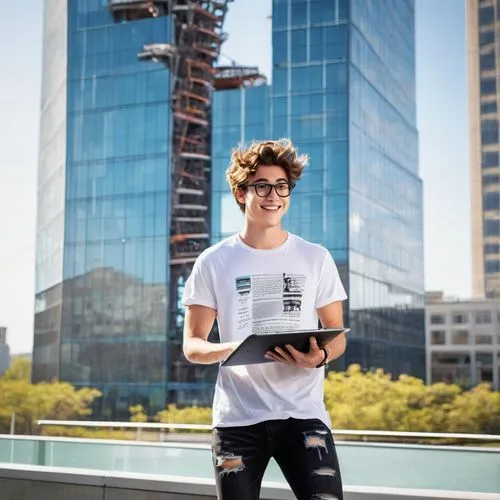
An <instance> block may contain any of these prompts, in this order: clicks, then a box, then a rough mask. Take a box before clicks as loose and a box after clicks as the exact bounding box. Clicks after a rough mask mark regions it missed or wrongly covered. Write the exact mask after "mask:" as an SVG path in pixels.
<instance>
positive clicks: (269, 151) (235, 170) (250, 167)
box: [226, 139, 309, 212]
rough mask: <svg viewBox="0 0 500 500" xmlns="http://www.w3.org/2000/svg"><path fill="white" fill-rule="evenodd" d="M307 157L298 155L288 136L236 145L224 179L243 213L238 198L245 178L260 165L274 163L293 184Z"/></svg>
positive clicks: (242, 205) (243, 205)
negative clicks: (240, 145) (246, 144)
mask: <svg viewBox="0 0 500 500" xmlns="http://www.w3.org/2000/svg"><path fill="white" fill-rule="evenodd" d="M308 161H309V157H308V156H307V155H305V154H303V155H299V154H298V153H297V150H296V148H295V147H294V146H293V145H292V142H291V141H290V140H289V139H279V140H277V141H254V142H252V143H251V144H250V146H248V147H238V148H236V149H234V150H233V152H232V154H231V163H230V165H229V168H228V169H227V170H226V180H227V182H228V184H229V187H230V188H231V191H232V193H233V196H234V199H235V200H236V203H237V204H238V206H239V207H240V210H241V211H242V212H245V204H244V203H240V202H239V201H238V198H237V192H238V190H240V189H242V186H245V185H246V184H247V183H248V179H249V178H250V177H251V176H252V175H253V174H254V173H255V172H256V171H257V169H258V168H259V167H260V166H261V165H277V166H278V167H282V168H283V169H284V170H285V171H286V174H287V177H288V182H290V183H292V184H295V182H296V181H298V180H299V179H300V178H301V176H302V173H303V171H304V168H305V166H306V165H307V162H308Z"/></svg>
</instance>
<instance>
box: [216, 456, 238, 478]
mask: <svg viewBox="0 0 500 500" xmlns="http://www.w3.org/2000/svg"><path fill="white" fill-rule="evenodd" d="M216 465H217V470H218V471H219V474H220V475H221V476H223V475H225V474H231V473H232V472H234V473H236V472H241V471H242V470H243V469H244V468H245V464H244V463H243V457H241V455H240V456H237V455H232V454H220V455H218V456H217V457H216Z"/></svg>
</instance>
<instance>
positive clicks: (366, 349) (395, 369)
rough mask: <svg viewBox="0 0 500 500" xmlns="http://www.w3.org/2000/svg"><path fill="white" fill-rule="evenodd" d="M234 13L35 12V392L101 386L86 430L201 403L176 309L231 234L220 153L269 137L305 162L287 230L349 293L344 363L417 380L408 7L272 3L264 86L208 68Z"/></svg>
mask: <svg viewBox="0 0 500 500" xmlns="http://www.w3.org/2000/svg"><path fill="white" fill-rule="evenodd" d="M230 5H231V3H230V2H229V1H220V0H218V1H215V0H214V1H204V2H202V1H196V2H181V1H179V2H176V1H163V0H162V1H160V0H158V1H153V0H151V1H146V2H136V1H130V0H109V1H108V2H100V1H88V0H75V1H71V2H70V1H68V0H46V2H45V21H44V40H43V46H44V56H43V78H42V102H41V127H40V128H41V136H40V159H39V179H38V220H37V256H36V298H35V303H36V309H35V332H34V333H35V334H34V352H33V380H34V381H39V380H51V379H52V378H54V377H55V378H59V379H62V380H68V381H69V382H71V383H73V384H74V385H76V386H93V387H97V388H98V389H100V390H101V391H102V393H103V396H102V397H101V398H99V399H98V400H97V403H96V407H95V409H94V416H95V417H96V418H112V419H121V418H125V419H128V417H129V414H128V407H129V406H130V405H132V404H137V403H140V404H142V405H143V406H144V407H145V409H146V411H147V412H148V413H149V414H153V413H155V412H156V411H158V410H159V409H161V408H162V407H163V406H164V405H165V403H166V402H173V403H179V404H192V403H197V404H209V403H210V402H211V396H212V389H213V381H214V376H215V373H216V367H214V366H208V367H207V366H202V365H191V364H189V363H187V362H186V361H185V360H184V358H183V356H182V353H181V343H182V320H183V311H182V307H181V306H180V301H179V297H180V293H181V291H182V287H183V284H184V281H185V279H186V276H187V275H188V274H189V271H190V268H191V266H192V263H193V261H194V260H195V258H196V256H197V255H198V254H199V253H200V252H201V251H202V250H203V249H204V248H206V247H207V245H209V244H210V243H211V242H212V243H213V242H215V241H218V240H219V239H220V238H223V237H225V236H226V235H228V234H230V233H232V232H234V231H237V230H238V229H239V223H240V221H241V215H240V214H239V211H238V209H237V208H236V205H235V204H234V201H233V200H232V198H231V195H230V193H229V189H228V188H227V186H226V184H225V181H224V171H225V169H226V168H227V164H228V160H229V153H230V150H231V149H232V148H233V147H234V146H236V145H237V144H238V143H239V142H240V141H249V140H252V139H262V138H268V137H276V138H277V137H283V136H288V137H290V138H291V139H292V140H293V141H294V143H295V144H296V145H297V146H298V147H299V148H300V149H301V151H303V152H306V153H308V154H309V155H310V157H311V165H310V166H309V167H308V171H307V173H306V175H305V177H304V179H303V180H302V181H301V182H300V184H299V185H298V187H297V189H296V191H294V199H293V203H292V208H291V210H290V212H289V214H288V215H287V220H286V224H287V226H288V228H289V229H290V230H292V231H294V232H297V233H299V234H300V235H301V236H303V237H305V238H307V239H309V240H312V241H316V242H319V243H322V244H324V245H325V246H326V247H327V248H328V249H329V250H330V251H331V252H332V254H333V256H334V258H335V260H336V262H337V264H338V267H339V269H340V272H341V276H342V279H343V281H344V284H345V286H346V289H347V291H348V293H349V302H348V305H347V308H346V323H347V324H348V325H349V326H350V327H351V329H352V333H351V335H350V341H349V349H348V353H347V355H346V356H344V357H343V358H342V362H341V363H340V364H339V365H338V366H340V367H344V366H345V365H346V364H349V363H352V362H359V363H360V364H361V365H362V366H363V367H364V368H366V369H371V368H376V367H383V368H385V369H386V370H388V371H389V372H391V373H393V374H394V375H398V374H400V373H403V372H405V373H411V374H413V375H417V376H420V377H422V378H424V377H425V353H424V345H425V337H424V335H425V334H424V331H425V330H424V311H423V293H424V288H423V250H422V240H423V238H422V184H421V180H420V178H419V172H418V155H417V151H418V147H417V146H418V134H417V130H416V118H415V43H414V37H415V30H414V23H415V16H414V5H413V1H412V0H387V1H384V2H375V1H368V2H366V1H364V0H309V1H305V0H304V1H293V2H292V1H290V0H274V1H273V3H272V9H273V10H272V32H273V38H272V39H273V46H272V52H273V72H272V75H269V76H271V77H272V81H271V82H270V84H268V83H267V80H266V77H265V76H264V75H261V74H260V72H259V71H258V69H257V68H248V67H239V66H237V65H235V66H230V67H222V68H221V67H216V66H217V64H216V63H217V56H218V54H219V51H220V46H221V44H222V43H223V41H224V39H225V35H224V33H223V32H222V27H223V21H224V17H225V14H226V9H227V8H228V7H229V8H230ZM270 50H271V48H270ZM213 90H214V91H215V92H214V93H212V91H213ZM214 334H216V332H214Z"/></svg>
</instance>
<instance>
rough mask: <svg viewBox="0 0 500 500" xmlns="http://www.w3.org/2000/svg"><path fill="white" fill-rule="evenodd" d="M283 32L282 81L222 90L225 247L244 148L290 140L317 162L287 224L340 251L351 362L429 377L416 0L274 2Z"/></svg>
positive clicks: (218, 116)
mask: <svg viewBox="0 0 500 500" xmlns="http://www.w3.org/2000/svg"><path fill="white" fill-rule="evenodd" d="M272 30H273V32H272V39H273V47H272V50H273V73H272V85H270V86H261V87H256V88H250V89H246V88H245V89H236V90H232V91H229V92H217V93H216V94H215V95H214V107H213V109H214V117H213V120H214V121H213V138H214V144H213V149H214V161H213V165H212V167H213V168H212V185H213V189H214V192H213V203H212V228H213V232H212V236H213V242H215V241H218V240H220V239H221V238H224V237H226V236H229V235H230V234H233V233H234V232H235V231H238V229H239V228H240V227H241V214H240V213H239V210H238V209H237V206H236V204H235V202H234V200H233V198H232V195H231V193H230V192H229V190H228V188H227V185H226V183H225V180H224V171H225V169H226V168H227V165H228V162H229V154H230V151H231V149H232V148H233V147H234V146H235V145H237V144H238V143H239V142H243V143H245V142H249V141H251V140H253V139H264V138H268V137H273V138H279V137H290V138H291V139H292V140H293V142H294V144H295V145H296V146H298V148H299V149H300V150H301V151H302V152H304V153H308V154H309V155H310V158H311V161H310V165H309V166H308V167H307V169H306V172H305V174H304V178H303V179H302V180H300V181H299V183H298V185H297V187H296V188H295V190H294V192H293V199H292V203H291V208H290V210H289V213H288V214H287V215H286V216H285V217H286V227H287V228H288V229H290V230H291V231H293V232H296V233H298V234H299V235H301V236H302V237H304V238H306V239H309V240H311V241H314V242H317V243H321V244H323V245H324V246H326V247H327V248H328V249H329V250H330V251H331V253H332V255H333V257H334V259H335V261H336V262H337V265H338V267H339V270H340V274H341V277H342V280H343V282H344V285H345V287H346V289H347V292H348V295H349V301H348V303H347V304H346V309H345V312H346V320H345V322H346V324H347V325H348V326H349V327H350V328H351V330H352V331H351V333H349V335H348V338H349V343H348V349H347V351H346V354H345V355H344V356H343V357H342V358H341V360H340V362H339V363H338V364H337V366H338V367H345V366H346V365H348V364H351V363H360V364H361V366H362V367H363V368H365V369H372V368H377V367H381V368H384V369H385V370H387V371H388V372H390V373H392V374H393V375H395V376H397V375H399V374H401V373H409V374H412V375H415V376H418V377H420V378H424V377H425V327H424V274H423V227H422V217H423V216H422V181H421V179H420V177H419V169H418V133H417V129H416V106H415V13H414V4H413V1H411V0H408V1H407V0H402V1H400V0H387V1H384V2H374V1H365V0H351V1H348V0H328V1H322V0H318V1H312V0H311V1H306V0H303V1H293V2H290V1H286V0H274V2H273V15H272ZM268 109H269V110H270V112H269V116H268V115H267V110H268Z"/></svg>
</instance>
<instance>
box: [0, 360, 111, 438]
mask: <svg viewBox="0 0 500 500" xmlns="http://www.w3.org/2000/svg"><path fill="white" fill-rule="evenodd" d="M30 371H31V363H30V362H29V360H26V359H23V358H18V359H16V360H15V361H14V362H13V363H12V366H11V367H10V368H9V370H7V372H5V374H4V376H3V377H1V378H0V433H7V432H9V430H10V421H11V416H12V414H15V417H16V420H15V422H16V429H15V431H16V433H17V434H34V433H36V431H37V429H36V421H37V420H39V419H51V420H71V419H79V418H83V417H87V416H89V415H91V413H92V410H91V405H92V402H93V401H94V399H95V398H97V397H100V395H101V393H100V392H99V391H98V390H97V389H88V388H83V389H75V388H74V387H73V386H72V385H70V384H68V383H65V382H52V383H48V382H41V383H39V384H32V383H30Z"/></svg>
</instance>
